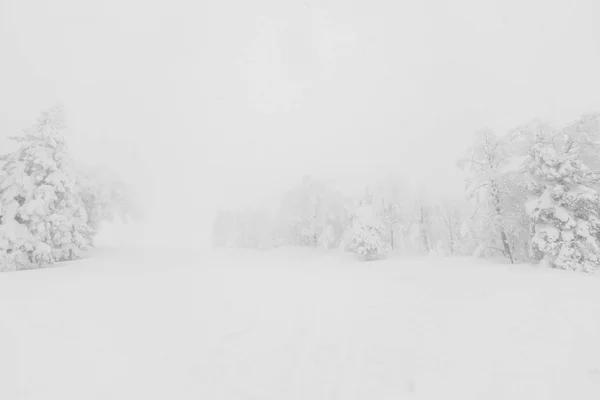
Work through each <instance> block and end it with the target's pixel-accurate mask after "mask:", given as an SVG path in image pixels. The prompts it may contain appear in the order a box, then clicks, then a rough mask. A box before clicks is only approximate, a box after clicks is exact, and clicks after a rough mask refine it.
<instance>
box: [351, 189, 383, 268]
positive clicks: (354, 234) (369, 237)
mask: <svg viewBox="0 0 600 400" xmlns="http://www.w3.org/2000/svg"><path fill="white" fill-rule="evenodd" d="M385 235H386V226H385V224H384V222H383V220H382V218H381V216H380V215H378V214H377V212H376V209H375V207H374V205H373V203H372V201H371V199H370V197H369V196H367V198H366V199H364V200H362V201H361V202H360V203H359V205H358V207H357V208H356V210H355V211H354V219H353V223H352V228H351V232H350V235H349V236H350V237H349V239H350V243H349V246H348V249H349V250H351V251H353V252H354V253H356V254H358V255H360V256H361V257H363V259H364V260H366V261H369V260H375V259H378V258H381V257H382V256H384V255H385V254H386V253H387V251H388V243H387V241H386V239H385Z"/></svg>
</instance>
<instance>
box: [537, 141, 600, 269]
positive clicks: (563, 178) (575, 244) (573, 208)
mask: <svg viewBox="0 0 600 400" xmlns="http://www.w3.org/2000/svg"><path fill="white" fill-rule="evenodd" d="M578 150H579V145H577V143H575V142H574V141H573V140H572V138H571V137H569V136H568V135H565V134H559V135H552V136H546V137H544V136H538V138H537V141H536V143H535V144H534V145H533V147H532V148H531V151H530V161H529V165H528V171H529V177H530V189H531V193H532V195H533V197H534V198H533V199H532V200H530V201H529V202H528V203H527V206H526V208H527V213H528V214H529V215H530V217H531V220H532V235H533V238H532V243H531V250H532V253H533V254H532V256H534V258H536V259H537V260H540V261H543V262H544V263H546V264H548V265H549V266H552V267H555V268H561V269H570V270H580V271H585V272H592V271H594V270H595V269H596V268H598V266H599V265H600V246H599V238H600V218H599V216H600V197H599V195H598V190H597V187H596V184H595V183H594V178H593V176H592V174H591V173H590V171H589V169H588V167H587V166H586V165H585V164H584V163H583V162H582V161H581V160H580V159H579V154H578V153H579V151H578Z"/></svg>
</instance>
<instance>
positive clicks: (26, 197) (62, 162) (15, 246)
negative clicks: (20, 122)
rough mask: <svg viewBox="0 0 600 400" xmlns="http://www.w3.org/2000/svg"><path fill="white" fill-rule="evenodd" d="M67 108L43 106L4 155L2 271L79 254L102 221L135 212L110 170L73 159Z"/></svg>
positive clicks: (0, 162) (0, 177)
mask: <svg viewBox="0 0 600 400" xmlns="http://www.w3.org/2000/svg"><path fill="white" fill-rule="evenodd" d="M64 114H65V112H64V109H63V107H61V106H57V107H54V108H52V109H50V110H48V111H45V112H43V113H42V114H41V116H40V117H39V118H38V120H37V123H36V124H34V125H33V126H32V127H30V128H29V129H26V130H25V131H24V132H23V134H22V135H20V136H16V137H11V138H10V139H12V140H14V141H15V142H16V143H17V144H18V149H17V150H15V151H14V152H11V153H8V154H4V155H1V156H0V270H18V269H23V268H32V267H42V266H46V265H49V264H52V263H54V262H56V261H67V260H74V259H77V258H80V257H81V255H82V253H83V252H84V251H86V250H87V249H89V248H90V247H91V246H93V239H94V236H95V235H96V234H97V233H98V230H99V228H100V225H101V223H102V222H103V221H106V220H111V219H113V218H115V217H121V218H123V219H127V218H129V217H130V216H135V215H136V212H135V208H134V207H133V205H132V204H131V202H130V201H129V198H130V196H129V194H128V192H127V188H126V187H125V186H124V185H123V184H122V183H120V182H119V181H118V180H117V179H115V178H114V177H112V176H111V174H110V173H109V172H108V171H105V170H102V169H100V168H90V167H87V166H83V165H77V164H75V163H74V162H73V160H72V158H71V155H70V154H69V149H68V146H67V140H66V135H65V132H66V128H67V126H66V123H65V115H64Z"/></svg>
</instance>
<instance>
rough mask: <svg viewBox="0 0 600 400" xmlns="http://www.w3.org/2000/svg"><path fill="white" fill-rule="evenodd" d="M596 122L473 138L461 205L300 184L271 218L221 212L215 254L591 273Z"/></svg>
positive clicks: (393, 187)
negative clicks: (398, 259) (317, 251)
mask: <svg viewBox="0 0 600 400" xmlns="http://www.w3.org/2000/svg"><path fill="white" fill-rule="evenodd" d="M599 152H600V116H598V115H585V116H583V117H582V118H580V119H579V120H578V121H576V122H574V123H572V124H569V125H567V126H564V127H560V128H557V127H553V126H551V125H549V124H545V123H542V122H539V121H534V122H531V123H529V124H526V125H523V126H519V127H517V128H515V129H513V130H511V131H509V132H507V133H505V134H503V135H499V134H496V133H495V132H492V131H490V130H482V131H480V132H477V133H476V134H475V135H474V138H473V142H472V145H471V146H470V147H469V148H468V149H467V150H466V152H465V154H464V156H463V157H462V158H461V159H460V160H459V161H458V163H457V166H458V167H459V168H461V169H462V170H463V171H464V172H465V173H466V176H467V181H466V186H465V198H464V199H463V200H459V201H433V200H432V199H431V198H427V197H426V196H414V194H412V193H411V192H410V191H409V190H407V189H406V185H405V184H404V183H403V180H402V179H399V178H388V179H384V180H381V181H378V182H372V183H371V184H369V185H367V187H365V189H364V192H363V193H361V194H360V195H358V196H357V195H350V196H349V195H347V194H343V193H342V192H341V191H339V190H337V189H336V187H335V185H334V184H333V183H332V182H329V181H326V180H319V179H315V178H312V177H306V178H305V179H304V180H303V181H302V182H300V183H299V184H298V185H297V186H296V187H295V188H294V189H293V190H291V191H290V192H289V193H286V194H285V195H284V196H283V197H282V199H281V201H280V204H279V206H278V207H277V209H276V210H273V209H268V208H250V209H247V210H244V211H228V210H221V211H219V212H218V214H217V216H216V218H215V221H214V226H213V244H214V246H217V247H247V248H257V249H269V248H274V247H277V246H281V245H292V246H308V247H317V248H323V249H342V250H346V251H351V252H354V253H356V254H358V255H360V256H361V257H363V258H364V259H365V260H372V259H378V258H381V257H385V256H386V255H387V254H388V253H390V252H402V253H404V254H424V255H425V254H439V255H448V256H450V255H454V256H476V257H487V258H498V257H501V258H503V259H505V260H506V261H507V262H511V263H523V262H529V263H543V264H544V265H547V266H550V267H555V268H561V269H571V270H581V271H586V272H591V271H594V270H595V269H596V268H597V267H598V266H599V264H600V242H599V241H600V219H599V214H600V196H599V192H598V190H599V184H600V154H599Z"/></svg>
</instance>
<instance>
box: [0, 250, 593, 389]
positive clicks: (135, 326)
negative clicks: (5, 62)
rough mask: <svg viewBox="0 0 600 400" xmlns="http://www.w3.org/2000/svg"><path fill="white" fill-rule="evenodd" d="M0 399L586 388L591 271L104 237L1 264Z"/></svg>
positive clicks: (590, 361)
mask: <svg viewBox="0 0 600 400" xmlns="http://www.w3.org/2000/svg"><path fill="white" fill-rule="evenodd" d="M0 356H1V357H0V399H3V400H8V399H39V400H52V399H57V400H59V399H60V400H70V399H77V400H81V399H103V400H104V399H127V400H132V399H144V400H149V399H206V400H209V399H210V400H220V399H260V400H266V399H273V400H284V399H306V400H319V399H342V400H351V399H364V400H375V399H377V400H379V399H444V400H446V399H460V400H466V399H486V400H487V399H490V400H491V399H511V400H518V399H526V400H534V399H540V400H541V399H543V400H549V399H578V400H583V399H594V400H597V399H600V280H599V278H598V277H597V276H590V275H583V274H576V273H568V272H562V271H550V270H540V269H534V268H531V267H527V266H515V267H507V266H500V265H494V264H489V263H485V262H480V261H473V260H470V259H411V258H406V259H394V260H389V261H384V262H370V263H360V262H355V261H353V260H351V259H349V258H348V257H347V256H344V255H333V254H326V253H320V252H311V251H303V250H297V249H284V250H276V251H273V252H251V251H216V252H212V253H203V254H200V253H193V252H191V251H185V250H182V249H179V250H177V251H173V252H172V253H171V254H169V253H168V252H166V251H164V250H163V251H161V252H158V251H154V252H152V251H146V252H140V250H136V251H135V252H134V251H125V250H115V249H112V250H103V251H99V252H97V254H95V255H93V257H92V258H89V259H87V260H83V261H80V262H77V263H73V264H68V265H66V266H60V267H56V268H52V269H45V270H36V271H23V272H17V273H5V274H1V275H0Z"/></svg>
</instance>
